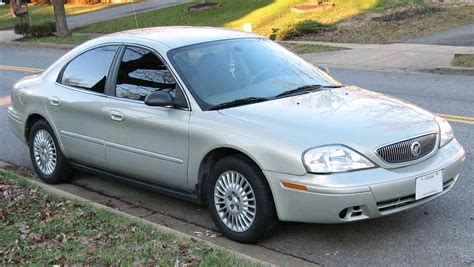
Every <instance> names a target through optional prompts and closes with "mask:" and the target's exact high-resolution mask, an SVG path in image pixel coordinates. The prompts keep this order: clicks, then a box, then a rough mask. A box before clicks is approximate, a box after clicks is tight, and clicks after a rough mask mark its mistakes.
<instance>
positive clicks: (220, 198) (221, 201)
mask: <svg viewBox="0 0 474 267" xmlns="http://www.w3.org/2000/svg"><path fill="white" fill-rule="evenodd" d="M239 175H240V176H239ZM232 177H234V178H232ZM242 177H243V178H244V179H245V180H243V179H242ZM232 179H233V180H232ZM224 181H227V183H229V182H232V181H233V183H234V185H235V186H237V185H238V186H240V185H243V186H240V189H244V188H245V190H243V191H242V190H240V191H238V190H235V188H238V187H234V191H233V190H232V189H229V188H230V187H227V191H226V187H225V183H224ZM246 183H248V184H249V186H247V185H246ZM205 188H206V189H207V190H206V193H205V196H206V200H207V201H206V202H207V206H208V209H209V211H210V213H211V216H212V219H213V220H214V223H215V224H216V226H217V227H218V228H219V230H220V231H221V232H222V233H223V234H224V235H226V236H227V237H228V238H230V239H232V240H234V241H237V242H241V243H256V242H258V241H260V240H262V239H264V238H266V237H268V236H269V235H270V234H271V233H272V231H273V230H274V228H275V227H276V225H277V223H278V219H277V215H276V210H275V204H274V201H273V196H272V192H271V190H270V188H269V186H268V184H267V181H266V179H265V176H264V175H263V173H262V171H261V170H260V168H258V166H256V165H255V164H254V163H253V162H251V161H250V160H248V159H246V158H245V157H242V156H238V155H233V156H228V157H225V158H223V159H221V160H219V161H218V162H217V164H216V165H215V166H214V167H213V169H212V170H211V174H210V176H209V179H207V181H206V185H205ZM249 189H250V191H249ZM223 191H224V192H223ZM237 192H245V193H247V194H248V195H247V196H246V197H243V196H244V195H242V194H239V193H237ZM249 192H250V193H249ZM233 194H235V195H233ZM233 196H234V197H235V198H234V197H233ZM252 196H253V200H252ZM229 197H230V198H229ZM226 199H227V200H226ZM231 199H232V201H231ZM216 203H217V205H216ZM251 206H255V208H254V209H252V207H251ZM244 207H245V208H244ZM218 209H220V212H219V211H218ZM245 210H246V211H245ZM252 212H253V213H254V216H253V221H252V214H251V213H252ZM231 213H232V214H234V217H233V218H237V217H238V218H239V219H235V220H234V221H233V220H232V217H229V216H230V214H231ZM243 213H245V214H243ZM226 216H227V218H226ZM244 217H245V218H244Z"/></svg>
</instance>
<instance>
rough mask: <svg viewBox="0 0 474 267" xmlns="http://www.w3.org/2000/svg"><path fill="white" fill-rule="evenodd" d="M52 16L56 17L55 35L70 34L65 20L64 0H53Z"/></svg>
mask: <svg viewBox="0 0 474 267" xmlns="http://www.w3.org/2000/svg"><path fill="white" fill-rule="evenodd" d="M53 5H54V18H55V19H56V35H57V36H60V37H65V36H69V35H71V32H70V31H69V28H68V27H67V21H66V10H65V9H64V0H53Z"/></svg>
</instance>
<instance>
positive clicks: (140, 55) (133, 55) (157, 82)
mask: <svg viewBox="0 0 474 267" xmlns="http://www.w3.org/2000/svg"><path fill="white" fill-rule="evenodd" d="M175 89H176V81H175V80H174V78H173V75H171V72H170V71H169V70H168V69H167V68H166V65H165V64H163V62H162V61H161V60H160V59H159V58H158V57H157V56H156V55H155V54H154V53H153V52H151V51H150V50H147V49H144V48H140V47H127V48H126V49H125V51H124V54H123V57H122V60H121V62H120V67H119V71H118V75H117V84H116V87H115V96H117V97H121V98H126V99H132V100H138V101H143V100H145V97H146V96H147V95H149V94H151V93H153V92H155V91H159V90H165V91H169V92H170V94H171V95H172V96H173V97H175V94H176V90H175Z"/></svg>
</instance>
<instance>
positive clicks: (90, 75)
mask: <svg viewBox="0 0 474 267" xmlns="http://www.w3.org/2000/svg"><path fill="white" fill-rule="evenodd" d="M118 47H119V46H117V45H109V46H102V47H98V48H94V49H92V50H89V51H87V52H85V53H83V54H81V55H79V56H78V57H76V58H74V59H73V60H71V62H69V64H67V66H66V69H65V70H64V72H63V74H62V77H61V84H64V85H68V86H73V87H77V88H81V89H86V90H90V91H94V92H97V93H104V91H105V82H106V81H107V75H108V74H109V69H110V65H111V64H112V61H113V59H114V56H115V53H116V52H117V49H118Z"/></svg>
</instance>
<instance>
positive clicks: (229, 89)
mask: <svg viewBox="0 0 474 267" xmlns="http://www.w3.org/2000/svg"><path fill="white" fill-rule="evenodd" d="M169 58H170V60H171V61H172V63H173V65H174V66H175V68H176V69H177V71H178V72H179V74H180V76H181V77H182V78H183V80H184V82H185V83H186V85H187V86H188V88H189V90H190V91H191V93H192V94H193V96H194V98H195V99H196V101H197V102H198V104H199V105H200V106H201V107H202V108H203V109H205V110H207V109H209V108H211V107H213V106H216V105H219V104H223V103H227V102H230V101H235V100H239V99H246V98H268V99H271V98H274V97H275V96H278V95H280V94H282V93H284V92H286V91H289V90H292V89H295V88H298V87H302V86H306V85H315V84H317V85H321V86H333V85H338V83H337V82H336V81H335V80H334V79H333V78H331V77H330V76H329V75H327V74H326V73H324V72H322V71H320V70H319V69H317V68H316V67H314V66H313V65H311V64H309V63H308V62H306V61H305V60H303V59H301V58H299V57H298V56H296V55H294V54H293V53H291V52H289V51H288V50H286V49H285V48H283V47H281V46H280V45H279V44H277V43H274V42H273V41H270V40H267V39H258V38H249V39H234V40H225V41H215V42H209V43H202V44H197V45H191V46H186V47H182V48H178V49H174V50H172V51H170V52H169Z"/></svg>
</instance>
